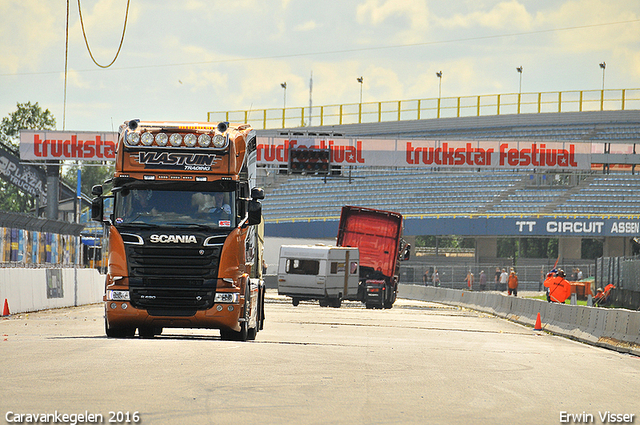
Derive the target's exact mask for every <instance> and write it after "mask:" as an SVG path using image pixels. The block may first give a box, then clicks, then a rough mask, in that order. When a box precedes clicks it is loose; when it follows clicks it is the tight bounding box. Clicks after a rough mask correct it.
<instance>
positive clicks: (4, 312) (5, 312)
mask: <svg viewBox="0 0 640 425" xmlns="http://www.w3.org/2000/svg"><path fill="white" fill-rule="evenodd" d="M2 315H3V316H11V313H9V301H7V299H6V298H5V299H4V308H3V309H2Z"/></svg>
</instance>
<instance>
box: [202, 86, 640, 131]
mask: <svg viewBox="0 0 640 425" xmlns="http://www.w3.org/2000/svg"><path fill="white" fill-rule="evenodd" d="M627 109H640V89H615V90H573V91H562V92H539V93H506V94H488V95H480V96H460V97H443V98H431V99H410V100H394V101H385V102H366V103H349V104H342V105H326V106H314V107H309V106H305V107H295V108H291V107H290V108H269V109H252V110H236V111H214V112H207V121H212V122H217V121H227V122H235V123H251V125H252V127H253V128H255V129H256V130H266V129H273V128H293V127H308V126H312V125H314V126H318V125H320V126H323V125H343V124H356V123H374V122H389V121H404V120H416V119H417V120H419V119H431V118H453V117H470V116H478V117H479V116H485V115H501V114H531V113H543V112H582V111H605V110H613V111H624V110H627Z"/></svg>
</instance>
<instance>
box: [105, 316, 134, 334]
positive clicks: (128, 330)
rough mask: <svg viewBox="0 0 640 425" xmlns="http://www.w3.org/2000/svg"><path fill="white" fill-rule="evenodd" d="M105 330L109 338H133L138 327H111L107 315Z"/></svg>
mask: <svg viewBox="0 0 640 425" xmlns="http://www.w3.org/2000/svg"><path fill="white" fill-rule="evenodd" d="M104 332H105V333H106V334H107V337H108V338H132V337H133V335H135V333H136V328H111V327H109V323H108V322H107V318H106V317H105V318H104Z"/></svg>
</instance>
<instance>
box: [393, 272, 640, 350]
mask: <svg viewBox="0 0 640 425" xmlns="http://www.w3.org/2000/svg"><path fill="white" fill-rule="evenodd" d="M398 296H399V297H401V298H404V299H409V300H420V301H432V302H437V303H442V304H447V305H454V306H458V307H464V308H469V309H472V310H478V311H482V312H484V313H490V314H494V315H496V316H499V317H502V318H505V319H508V320H511V321H514V322H516V323H520V324H523V325H528V326H532V327H533V326H535V323H536V319H537V317H538V313H540V320H541V324H542V329H543V330H544V331H547V332H551V333H553V334H557V335H562V336H565V337H568V338H572V339H575V340H577V341H581V342H585V343H588V344H592V345H595V346H598V347H604V348H609V349H613V350H616V351H619V352H623V353H631V354H633V355H636V356H638V355H640V311H631V310H624V309H607V308H600V307H586V306H580V305H568V304H557V303H548V302H546V301H542V300H536V299H530V298H520V297H510V296H507V295H503V294H496V293H487V292H472V291H464V290H457V289H447V288H436V287H433V286H421V285H405V284H400V285H399V289H398Z"/></svg>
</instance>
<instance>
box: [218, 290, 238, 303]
mask: <svg viewBox="0 0 640 425" xmlns="http://www.w3.org/2000/svg"><path fill="white" fill-rule="evenodd" d="M239 299H240V294H238V293H237V292H216V297H215V298H214V300H213V302H214V303H227V304H237V303H238V300H239Z"/></svg>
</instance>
